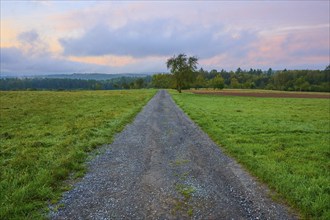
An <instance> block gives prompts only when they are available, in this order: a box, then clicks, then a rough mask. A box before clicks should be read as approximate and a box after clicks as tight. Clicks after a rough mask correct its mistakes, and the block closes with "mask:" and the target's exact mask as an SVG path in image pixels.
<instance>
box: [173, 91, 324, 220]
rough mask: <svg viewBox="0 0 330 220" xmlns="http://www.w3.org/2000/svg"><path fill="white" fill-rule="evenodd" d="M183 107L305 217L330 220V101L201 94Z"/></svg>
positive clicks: (183, 99)
mask: <svg viewBox="0 0 330 220" xmlns="http://www.w3.org/2000/svg"><path fill="white" fill-rule="evenodd" d="M171 95H172V96H173V98H174V100H175V101H176V102H177V104H178V105H179V106H180V107H181V108H182V109H183V110H184V111H185V112H186V113H187V114H188V115H189V116H190V117H191V118H192V119H193V120H194V121H195V122H196V123H197V124H198V125H200V126H201V127H202V129H203V130H204V131H205V132H207V133H208V134H209V135H210V137H211V138H212V139H213V140H214V141H215V142H216V143H218V144H219V145H221V146H222V147H223V149H224V150H225V151H226V152H227V153H228V154H230V155H232V156H233V157H235V158H236V159H237V160H238V161H239V162H240V163H241V164H243V165H244V166H245V167H246V168H247V169H248V170H249V171H250V172H251V173H253V174H254V175H255V176H256V177H258V178H259V179H260V180H261V181H263V182H265V183H267V185H268V186H269V187H271V188H273V189H274V190H275V191H276V192H278V194H279V195H273V196H274V197H276V198H278V199H280V198H285V199H286V201H287V202H288V203H289V204H290V205H292V206H293V207H295V208H297V209H298V210H299V211H300V212H301V214H302V216H303V217H304V218H312V219H329V218H330V160H329V158H330V149H329V143H330V114H329V112H330V100H329V99H303V98H300V99H297V98H271V97H268V98H257V97H237V96H215V95H198V94H191V93H182V94H179V93H177V92H174V91H171Z"/></svg>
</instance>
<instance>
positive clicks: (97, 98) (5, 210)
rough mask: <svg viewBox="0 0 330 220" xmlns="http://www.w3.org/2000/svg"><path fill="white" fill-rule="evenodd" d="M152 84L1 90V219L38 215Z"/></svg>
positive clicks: (134, 111) (129, 114)
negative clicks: (95, 88)
mask: <svg viewBox="0 0 330 220" xmlns="http://www.w3.org/2000/svg"><path fill="white" fill-rule="evenodd" d="M155 92H156V91H155V90H136V91H132V90H131V91H76V92H44V91H42V92H0V102H1V105H0V106H1V107H0V113H1V117H0V126H1V127H0V137H1V146H0V166H1V170H0V181H1V182H0V219H36V218H43V217H42V212H46V211H47V205H48V203H53V202H56V200H57V199H58V198H59V195H60V194H61V192H63V191H64V190H66V189H67V186H66V185H65V184H63V181H64V180H65V179H67V178H68V176H69V175H70V174H72V176H71V178H75V177H78V176H81V175H82V174H83V173H84V170H85V168H84V165H83V162H84V161H85V160H86V158H87V155H88V152H90V151H92V150H93V149H94V148H96V147H97V146H100V145H102V144H106V143H110V142H111V141H112V138H113V136H114V134H115V133H117V132H119V131H121V130H122V129H123V127H124V125H125V124H127V123H128V122H129V121H131V120H132V118H133V117H134V116H135V115H136V114H137V113H138V112H139V111H140V110H141V108H142V107H143V106H144V105H145V104H146V103H147V101H148V100H149V99H150V98H151V97H152V96H153V95H154V94H155Z"/></svg>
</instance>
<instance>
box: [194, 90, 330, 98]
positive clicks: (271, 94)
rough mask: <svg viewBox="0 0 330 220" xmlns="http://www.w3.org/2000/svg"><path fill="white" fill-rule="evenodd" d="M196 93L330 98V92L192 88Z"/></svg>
mask: <svg viewBox="0 0 330 220" xmlns="http://www.w3.org/2000/svg"><path fill="white" fill-rule="evenodd" d="M189 92H192V93H195V94H208V95H221V96H244V97H263V98H267V97H268V98H317V99H330V93H328V94H327V93H322V94H321V93H305V92H302V93H298V92H267V91H264V92H245V91H244V92H240V91H236V90H234V91H230V90H223V91H205V90H201V91H199V90H190V91H189Z"/></svg>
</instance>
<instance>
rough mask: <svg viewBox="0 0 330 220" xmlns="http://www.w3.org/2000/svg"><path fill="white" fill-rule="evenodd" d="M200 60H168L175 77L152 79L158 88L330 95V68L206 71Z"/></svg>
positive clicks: (167, 76) (180, 56)
mask: <svg viewBox="0 0 330 220" xmlns="http://www.w3.org/2000/svg"><path fill="white" fill-rule="evenodd" d="M197 61H198V59H197V58H196V57H187V56H186V55H185V54H179V55H178V56H177V57H175V56H174V57H172V58H170V59H168V60H167V63H166V64H167V68H168V69H170V70H171V73H172V74H166V73H163V74H162V73H160V74H155V75H153V76H152V86H153V87H155V88H173V89H177V90H178V91H179V92H181V90H182V89H190V88H195V89H200V88H213V89H223V88H231V89H268V90H284V91H313V92H330V65H328V66H327V67H326V68H325V69H324V70H286V69H284V70H281V71H274V70H272V69H271V68H269V69H268V71H262V70H261V69H252V68H251V69H250V70H242V69H241V68H238V69H237V70H236V71H226V70H224V69H222V70H221V71H218V70H215V69H213V70H211V71H210V72H208V71H205V70H203V68H201V69H199V70H198V71H197V70H196V67H197Z"/></svg>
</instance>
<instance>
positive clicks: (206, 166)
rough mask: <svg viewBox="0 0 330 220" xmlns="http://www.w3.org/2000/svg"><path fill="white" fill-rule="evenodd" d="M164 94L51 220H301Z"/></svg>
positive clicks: (99, 160) (100, 158)
mask: <svg viewBox="0 0 330 220" xmlns="http://www.w3.org/2000/svg"><path fill="white" fill-rule="evenodd" d="M267 192H268V190H267V189H266V188H265V187H264V186H261V185H260V184H258V183H256V182H255V181H254V180H253V178H252V177H251V176H250V175H248V174H247V173H246V172H245V171H243V170H242V169H241V168H240V166H239V165H238V164H237V163H236V162H235V161H233V160H232V159H230V158H228V157H227V156H225V155H224V154H223V153H222V152H221V149H219V147H218V146H217V145H216V144H215V143H214V142H213V141H212V140H210V138H209V137H208V136H207V135H206V134H205V133H204V132H202V131H201V130H200V128H199V127H197V126H196V125H195V124H194V123H193V122H192V121H191V120H190V119H189V118H188V117H187V116H186V115H185V114H184V113H183V112H182V111H181V109H179V108H178V107H177V106H176V104H175V103H174V102H173V100H172V99H171V97H170V95H169V94H168V93H167V92H166V91H160V92H158V93H157V94H156V95H155V96H154V97H153V98H152V99H151V100H150V102H149V103H148V104H147V105H146V106H145V107H144V109H143V110H142V111H141V112H140V113H139V114H138V115H137V117H136V118H135V120H134V122H133V123H132V124H130V125H128V126H127V127H126V129H125V130H124V131H123V132H121V133H120V134H118V135H117V136H116V138H115V140H114V142H113V144H111V145H109V146H107V147H106V151H105V152H104V153H103V154H100V155H98V156H97V157H96V158H95V159H93V160H92V161H91V162H90V163H89V171H88V173H87V174H86V176H85V177H84V178H83V179H82V180H81V181H80V182H78V183H77V184H75V186H74V188H73V190H71V191H69V192H66V193H65V194H64V196H63V199H62V200H61V202H60V203H61V204H62V205H61V208H60V209H59V210H58V211H57V212H52V213H51V214H50V217H51V219H295V217H294V216H292V215H291V214H289V213H288V211H287V209H286V208H285V207H283V206H281V205H279V204H277V203H274V202H272V201H271V200H270V199H269V198H268V197H267Z"/></svg>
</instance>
